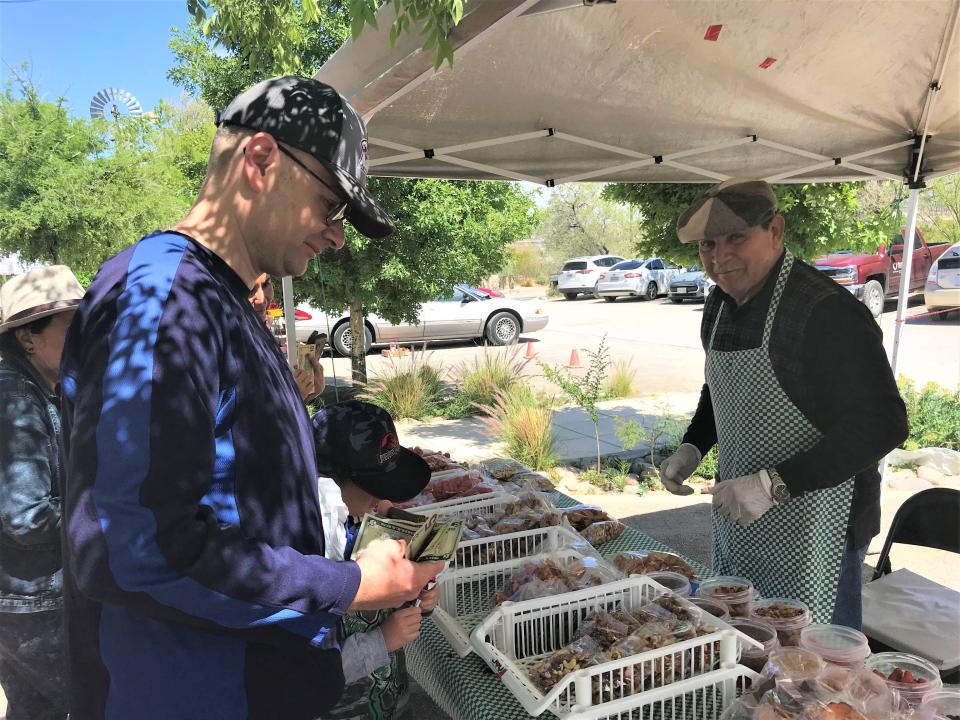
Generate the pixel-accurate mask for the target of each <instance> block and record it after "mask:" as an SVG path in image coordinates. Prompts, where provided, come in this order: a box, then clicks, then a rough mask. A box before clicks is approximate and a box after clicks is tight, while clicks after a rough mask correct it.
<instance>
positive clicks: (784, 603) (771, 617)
mask: <svg viewBox="0 0 960 720" xmlns="http://www.w3.org/2000/svg"><path fill="white" fill-rule="evenodd" d="M750 616H751V617H753V618H755V619H757V620H762V621H763V622H765V623H770V624H771V625H773V626H774V627H775V628H776V629H777V639H778V640H779V641H780V645H781V646H783V647H792V646H794V645H799V644H800V631H801V630H803V629H804V628H805V627H807V626H808V625H809V624H810V623H811V622H813V617H812V616H811V615H810V608H808V607H807V606H806V605H805V604H804V603H802V602H800V601H799V600H791V599H789V598H768V599H766V600H754V602H753V609H752V610H751V611H750Z"/></svg>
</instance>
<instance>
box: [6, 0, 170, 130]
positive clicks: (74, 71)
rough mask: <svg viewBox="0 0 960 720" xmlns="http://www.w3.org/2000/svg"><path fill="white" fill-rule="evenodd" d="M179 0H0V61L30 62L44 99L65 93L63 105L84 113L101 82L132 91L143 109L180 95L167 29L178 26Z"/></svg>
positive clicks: (102, 85)
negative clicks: (170, 72) (169, 75)
mask: <svg viewBox="0 0 960 720" xmlns="http://www.w3.org/2000/svg"><path fill="white" fill-rule="evenodd" d="M186 6H187V4H186V0H96V1H91V0H28V1H26V2H25V1H23V0H19V1H17V2H11V1H10V0H0V61H2V71H3V80H4V83H5V82H6V80H7V78H8V77H9V66H19V64H20V63H22V62H24V61H27V62H29V63H30V66H31V70H30V76H31V78H32V80H33V82H34V84H36V85H37V86H38V87H39V88H40V91H41V93H42V94H43V96H44V98H46V99H49V100H55V99H56V98H57V97H59V96H63V97H65V98H66V99H67V102H68V104H69V106H70V112H71V113H72V114H73V115H76V116H86V115H87V113H88V109H89V105H90V99H91V98H92V97H93V95H94V94H95V93H96V92H97V91H98V90H100V89H101V88H104V87H120V88H123V89H125V90H129V91H130V92H132V93H133V94H134V95H135V96H136V98H137V99H138V100H139V101H140V104H141V105H142V106H143V108H144V110H150V109H152V108H153V107H155V106H156V104H157V102H158V101H160V100H166V101H169V102H174V103H176V102H179V99H180V97H181V95H182V91H181V89H180V88H178V87H176V86H175V85H173V84H172V83H171V82H170V81H169V80H167V70H169V69H170V68H171V67H172V66H173V64H174V59H173V54H172V53H171V52H170V49H169V48H168V47H167V43H168V42H169V40H170V28H171V27H174V26H176V27H179V28H184V27H186V25H187V21H188V20H189V16H188V14H187V9H186Z"/></svg>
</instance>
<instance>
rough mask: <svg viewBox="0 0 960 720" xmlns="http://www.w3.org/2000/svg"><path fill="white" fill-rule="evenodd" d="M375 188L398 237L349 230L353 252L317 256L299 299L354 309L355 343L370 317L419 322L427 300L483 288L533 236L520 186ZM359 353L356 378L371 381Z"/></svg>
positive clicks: (395, 182)
mask: <svg viewBox="0 0 960 720" xmlns="http://www.w3.org/2000/svg"><path fill="white" fill-rule="evenodd" d="M368 185H369V187H370V190H371V192H372V193H373V194H374V197H376V198H377V199H378V200H379V201H380V202H381V204H382V205H383V207H384V209H385V210H386V211H387V212H388V213H389V214H390V216H391V217H392V218H393V220H394V222H395V223H396V226H397V231H396V233H394V234H393V235H392V236H390V237H389V238H386V239H385V240H370V239H369V238H365V237H363V236H361V235H359V234H358V233H356V232H354V231H353V229H352V228H350V226H349V225H348V226H347V242H346V245H345V247H344V248H343V249H342V250H340V251H338V252H330V253H325V254H324V255H322V256H320V257H319V258H317V260H316V261H315V262H314V265H313V267H312V268H311V269H310V270H308V271H307V273H306V275H304V276H303V277H302V278H301V279H300V280H298V282H297V289H298V296H299V297H304V298H306V299H308V300H309V301H310V302H311V303H312V304H313V305H315V306H317V307H320V308H322V309H323V310H325V311H327V312H341V311H343V310H344V309H346V308H349V310H350V318H351V336H352V337H354V338H355V337H361V336H362V335H361V331H362V327H363V318H364V316H365V315H367V314H368V313H376V314H377V315H380V316H381V317H384V318H386V319H387V320H390V321H392V322H401V321H413V320H415V318H416V316H417V311H418V310H419V308H420V305H421V304H422V303H424V302H426V301H427V300H430V299H432V298H434V297H437V296H446V295H449V293H450V291H451V289H452V287H453V285H454V284H456V283H462V282H466V283H478V282H479V281H480V280H481V279H482V278H484V277H487V276H488V275H490V274H492V273H494V272H496V271H497V270H499V269H500V267H501V266H502V265H503V263H504V260H505V257H506V254H507V246H508V245H509V244H510V243H511V242H513V241H514V240H516V239H517V238H520V237H526V236H527V235H529V233H530V224H531V219H532V217H533V213H532V201H531V200H530V199H529V198H528V197H527V196H526V195H525V194H524V193H523V192H522V191H520V190H519V188H518V187H517V186H516V185H514V184H512V183H506V182H466V181H460V182H451V181H446V180H404V179H398V178H370V179H369V180H368ZM353 350H354V352H353V353H352V356H353V358H354V364H353V370H354V379H355V380H358V381H360V382H364V381H365V373H366V365H365V361H364V356H363V353H362V345H361V344H360V343H353ZM358 350H360V352H359V355H358V352H357V351H358Z"/></svg>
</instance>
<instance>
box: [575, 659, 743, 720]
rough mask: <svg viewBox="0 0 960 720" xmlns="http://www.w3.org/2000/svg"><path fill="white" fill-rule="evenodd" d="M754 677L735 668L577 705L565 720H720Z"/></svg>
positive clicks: (737, 667)
mask: <svg viewBox="0 0 960 720" xmlns="http://www.w3.org/2000/svg"><path fill="white" fill-rule="evenodd" d="M757 677H759V676H758V674H757V673H755V672H754V671H753V670H750V669H749V668H746V667H744V666H743V665H736V666H734V667H732V668H728V669H724V670H715V671H713V672H710V673H706V674H704V675H697V676H696V677H692V678H690V679H688V680H680V681H678V682H675V683H673V684H672V685H666V686H664V687H661V688H657V689H655V690H648V691H647V692H645V693H643V694H642V695H631V696H630V697H625V698H623V699H621V700H615V701H613V702H609V703H604V704H603V705H595V706H593V707H589V708H580V707H579V706H577V707H575V708H574V709H573V711H572V712H571V713H570V714H569V715H567V716H566V719H565V720H719V718H720V716H721V715H722V714H723V711H724V710H726V709H727V708H728V707H730V705H731V703H733V701H734V700H735V699H736V698H737V697H738V696H739V695H740V694H741V693H742V692H743V688H744V687H745V686H746V685H747V683H748V682H753V681H754V680H756V679H757Z"/></svg>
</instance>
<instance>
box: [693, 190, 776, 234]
mask: <svg viewBox="0 0 960 720" xmlns="http://www.w3.org/2000/svg"><path fill="white" fill-rule="evenodd" d="M776 214H777V196H776V195H774V194H773V190H772V189H771V188H770V186H769V185H768V184H767V183H765V182H764V181H763V180H744V179H743V178H730V179H729V180H724V181H723V182H722V183H720V184H719V185H714V186H713V187H712V188H710V189H709V190H707V191H706V192H705V193H704V194H703V195H701V196H700V197H698V198H697V199H696V200H694V202H693V204H692V205H691V206H690V207H688V208H687V209H686V210H684V211H683V214H682V215H681V216H680V218H679V219H678V220H677V237H678V238H680V242H682V243H694V242H700V241H701V240H703V239H704V238H708V237H721V236H723V235H729V234H731V233H735V232H742V231H744V230H746V229H747V228H750V227H754V226H756V225H763V224H764V223H766V222H769V221H770V219H771V218H772V217H773V216H774V215H776Z"/></svg>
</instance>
